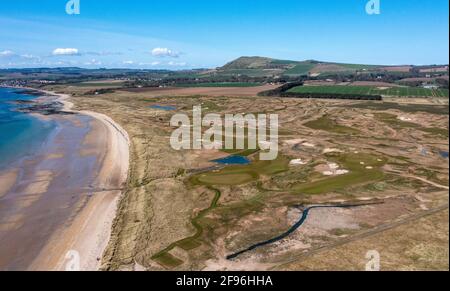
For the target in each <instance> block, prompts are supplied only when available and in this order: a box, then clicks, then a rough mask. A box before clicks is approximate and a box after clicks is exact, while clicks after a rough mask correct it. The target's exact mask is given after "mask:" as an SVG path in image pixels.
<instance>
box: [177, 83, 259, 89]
mask: <svg viewBox="0 0 450 291" xmlns="http://www.w3.org/2000/svg"><path fill="white" fill-rule="evenodd" d="M261 85H262V84H261V83H244V82H236V83H232V82H220V83H202V84H177V86H176V87H184V88H201V87H204V88H211V87H222V88H225V87H232V88H233V87H257V86H261Z"/></svg>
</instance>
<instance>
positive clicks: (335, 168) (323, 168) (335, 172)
mask: <svg viewBox="0 0 450 291" xmlns="http://www.w3.org/2000/svg"><path fill="white" fill-rule="evenodd" d="M316 171H318V172H321V173H322V175H324V176H340V175H345V174H348V173H349V171H348V170H345V169H341V168H340V166H339V165H338V164H336V163H328V164H327V165H319V166H317V167H316Z"/></svg>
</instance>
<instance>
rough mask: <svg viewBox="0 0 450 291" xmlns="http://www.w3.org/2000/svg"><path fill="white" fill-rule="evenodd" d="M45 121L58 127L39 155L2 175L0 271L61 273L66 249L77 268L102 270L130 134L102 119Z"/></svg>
mask: <svg viewBox="0 0 450 291" xmlns="http://www.w3.org/2000/svg"><path fill="white" fill-rule="evenodd" d="M59 97H60V98H61V97H63V98H62V99H66V98H67V96H59ZM61 101H63V103H64V105H65V108H64V109H65V110H70V108H71V104H70V103H69V102H67V100H61ZM51 118H54V119H55V120H56V121H57V124H58V127H57V129H56V130H55V132H54V133H53V134H52V135H51V136H50V137H49V139H48V140H47V142H46V144H45V145H44V146H43V147H42V149H41V150H40V151H39V152H38V153H37V154H36V155H33V156H31V157H27V158H24V159H23V160H22V161H20V162H18V163H17V164H16V165H14V166H13V167H11V168H10V169H8V170H7V171H4V172H0V189H2V192H0V270H65V269H66V265H67V264H68V263H70V262H71V261H70V260H68V259H70V258H69V257H67V258H66V255H67V254H68V252H69V251H75V252H77V253H78V254H79V256H80V264H79V265H80V269H81V270H98V268H99V267H100V264H101V262H100V258H101V257H102V253H103V251H104V249H105V247H106V245H107V243H108V240H109V237H110V230H111V225H112V221H113V219H114V217H115V211H116V207H117V202H118V199H119V197H120V194H121V192H122V188H123V186H124V183H126V179H127V174H128V166H129V165H128V163H129V161H128V159H129V152H128V146H129V140H128V136H127V134H126V132H125V131H124V130H123V129H121V128H120V126H118V125H117V124H115V123H114V121H112V120H111V119H109V118H108V117H106V116H104V115H99V114H95V113H91V112H83V113H82V114H73V115H55V116H51ZM72 259H73V258H72ZM72 262H73V261H72Z"/></svg>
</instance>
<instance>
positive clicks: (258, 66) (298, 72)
mask: <svg viewBox="0 0 450 291" xmlns="http://www.w3.org/2000/svg"><path fill="white" fill-rule="evenodd" d="M380 68H381V67H380V66H372V65H360V64H340V63H330V62H320V61H315V60H307V61H292V60H277V59H272V58H265V57H240V58H238V59H236V60H234V61H231V62H229V63H227V64H226V65H224V66H223V67H220V68H218V69H217V71H216V73H218V74H220V75H247V76H252V77H256V76H281V75H287V76H302V75H308V74H311V75H321V74H335V73H354V72H357V71H369V70H379V69H380Z"/></svg>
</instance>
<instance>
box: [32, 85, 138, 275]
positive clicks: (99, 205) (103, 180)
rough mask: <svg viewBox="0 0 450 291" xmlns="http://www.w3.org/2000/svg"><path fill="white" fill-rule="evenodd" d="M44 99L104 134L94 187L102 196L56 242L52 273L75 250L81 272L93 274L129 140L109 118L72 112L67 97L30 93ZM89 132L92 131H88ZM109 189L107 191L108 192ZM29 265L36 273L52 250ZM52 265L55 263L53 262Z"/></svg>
mask: <svg viewBox="0 0 450 291" xmlns="http://www.w3.org/2000/svg"><path fill="white" fill-rule="evenodd" d="M34 90H37V91H39V92H41V93H44V94H46V95H50V96H55V97H57V99H56V101H57V102H60V103H62V104H63V109H62V111H63V112H70V113H75V114H81V115H85V116H89V117H91V118H93V119H95V120H97V121H99V122H100V123H102V124H103V126H104V127H105V128H106V129H107V131H108V149H107V151H106V152H105V156H104V157H103V160H102V162H101V168H100V169H99V173H98V176H97V177H96V183H97V184H98V185H99V186H100V191H101V193H102V195H95V196H94V197H93V199H92V200H91V201H89V203H88V204H87V205H86V206H85V207H84V209H83V210H82V212H81V213H79V214H78V215H77V216H78V217H77V218H76V219H75V221H74V223H73V224H72V225H71V226H70V227H69V228H68V229H66V230H65V231H64V233H63V234H62V235H61V238H59V243H58V244H59V245H60V246H59V247H60V251H59V252H60V255H59V257H60V258H59V259H58V260H57V262H56V266H55V268H54V270H65V269H67V267H69V268H70V266H66V265H65V264H66V263H67V262H68V260H70V259H73V258H72V257H71V256H70V255H68V254H69V252H71V251H73V250H75V251H76V252H78V254H79V256H80V270H81V271H86V270H88V271H93V270H94V271H97V270H100V267H101V263H102V262H101V258H102V257H103V253H104V252H105V250H106V247H107V245H108V243H109V240H110V237H111V231H112V225H113V221H114V219H115V217H116V212H117V207H118V203H119V200H120V197H121V195H122V194H123V190H124V187H125V186H126V183H127V179H128V171H129V166H130V157H129V154H130V153H129V149H130V138H129V136H128V133H127V132H126V131H125V130H124V129H123V128H122V127H121V126H120V125H119V124H117V123H116V122H115V121H114V120H112V119H111V118H110V117H109V116H106V115H104V114H101V113H97V112H92V111H76V110H73V107H74V104H73V103H72V102H70V101H69V99H70V98H71V96H69V95H67V94H59V93H56V92H52V91H46V90H39V89H34ZM91 130H92V132H94V131H95V129H91ZM108 189H111V190H108ZM47 247H48V248H49V249H47V248H46V249H44V250H43V251H42V253H41V254H40V255H39V257H38V258H37V259H36V260H35V262H34V263H33V265H32V269H34V268H37V269H39V268H40V267H39V265H40V264H41V263H42V262H43V263H44V265H46V264H47V263H48V262H45V261H48V260H46V257H48V256H47V255H46V254H47V253H51V252H53V251H54V250H55V247H54V246H53V245H52V246H50V245H49V246H47ZM53 264H55V262H53Z"/></svg>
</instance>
